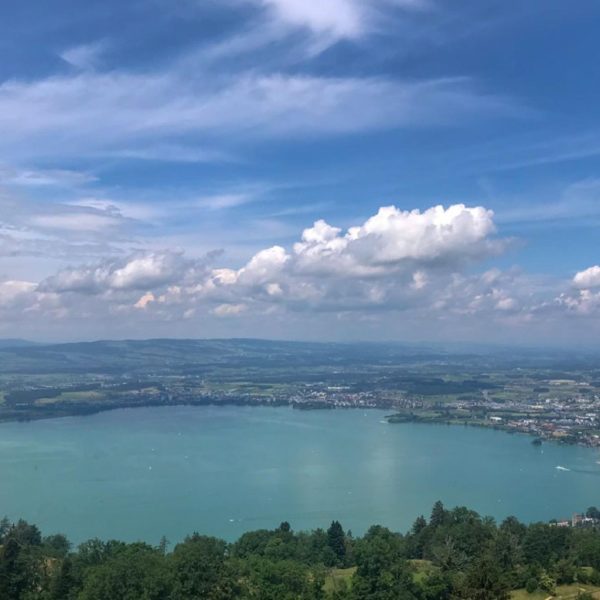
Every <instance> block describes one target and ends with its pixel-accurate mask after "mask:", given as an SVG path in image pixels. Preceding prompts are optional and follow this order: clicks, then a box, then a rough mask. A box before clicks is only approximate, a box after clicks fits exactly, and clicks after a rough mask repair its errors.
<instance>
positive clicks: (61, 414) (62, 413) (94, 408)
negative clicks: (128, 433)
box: [0, 399, 598, 449]
mask: <svg viewBox="0 0 600 600" xmlns="http://www.w3.org/2000/svg"><path fill="white" fill-rule="evenodd" d="M50 406H52V409H50V410H45V409H43V408H40V407H37V408H36V409H34V410H33V411H30V412H28V414H27V415H18V414H14V413H13V414H10V415H3V414H2V413H1V412H0V425H1V424H3V423H29V422H34V421H45V420H51V419H63V418H70V417H87V416H93V415H96V414H101V413H104V412H110V411H115V410H124V409H137V408H161V407H164V408H167V407H187V406H189V407H197V408H202V407H209V406H216V407H219V406H223V407H224V406H240V407H250V408H252V407H254V408H258V407H266V408H283V407H288V408H290V409H292V410H301V411H322V410H380V411H389V410H390V407H389V406H336V405H328V404H324V405H322V406H315V405H313V404H311V405H308V406H303V405H302V404H300V403H294V402H284V401H274V402H249V401H243V400H238V401H234V400H231V401H223V400H215V401H208V400H205V399H204V400H203V401H196V402H194V401H189V400H188V401H181V402H169V403H165V402H160V401H155V402H152V401H148V402H141V403H140V402H129V403H123V404H119V405H116V404H115V405H109V406H106V405H99V404H93V405H91V404H87V405H78V406H76V407H74V406H69V407H65V406H64V405H59V406H57V405H56V404H54V405H50ZM57 409H58V410H57ZM15 412H18V411H15ZM384 419H385V421H386V422H387V424H389V425H398V424H405V423H411V424H417V425H446V426H463V427H475V428H479V429H491V430H494V431H502V432H504V433H506V434H509V435H515V434H521V435H525V436H527V437H529V438H531V440H532V445H535V444H534V441H535V440H536V439H539V440H541V442H542V443H543V444H555V445H558V446H579V447H581V448H592V449H593V448H597V447H598V446H593V445H590V444H585V443H581V442H579V441H577V440H573V439H572V438H567V439H560V438H548V437H543V436H541V435H540V434H539V433H534V432H528V431H521V430H517V429H512V428H509V427H506V426H504V427H503V426H502V425H499V424H498V423H494V424H489V425H488V424H485V423H481V422H470V421H469V420H467V419H464V420H460V419H459V420H451V419H450V420H449V419H441V418H428V417H423V416H419V415H414V414H404V413H401V412H396V413H391V414H386V415H385V416H384Z"/></svg>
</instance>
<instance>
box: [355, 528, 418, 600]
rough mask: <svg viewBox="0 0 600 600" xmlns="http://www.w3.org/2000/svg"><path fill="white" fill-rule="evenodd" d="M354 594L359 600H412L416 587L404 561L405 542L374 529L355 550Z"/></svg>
mask: <svg viewBox="0 0 600 600" xmlns="http://www.w3.org/2000/svg"><path fill="white" fill-rule="evenodd" d="M355 554H356V565H357V569H356V573H355V574H354V576H353V578H352V594H353V597H354V598H356V599H357V600H413V599H414V598H415V597H416V595H415V592H416V586H415V584H414V582H413V578H412V572H411V569H410V567H409V565H408V564H407V563H406V561H405V560H404V545H403V540H402V538H401V537H400V536H399V535H397V534H394V533H392V532H391V531H389V529H386V528H385V527H379V526H376V527H371V529H369V531H368V532H367V534H366V535H365V537H364V538H363V539H362V540H359V541H357V544H356V547H355Z"/></svg>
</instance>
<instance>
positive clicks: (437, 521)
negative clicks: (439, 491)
mask: <svg viewBox="0 0 600 600" xmlns="http://www.w3.org/2000/svg"><path fill="white" fill-rule="evenodd" d="M446 515H447V512H446V509H445V508H444V505H443V504H442V502H441V501H440V500H438V501H437V502H436V503H435V504H434V505H433V509H432V510H431V518H430V519H429V524H430V525H431V527H434V528H435V527H440V526H441V525H443V524H444V523H445V521H446Z"/></svg>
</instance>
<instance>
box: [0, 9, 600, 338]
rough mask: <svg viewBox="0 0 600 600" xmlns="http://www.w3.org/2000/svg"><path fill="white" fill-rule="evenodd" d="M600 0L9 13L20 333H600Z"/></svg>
mask: <svg viewBox="0 0 600 600" xmlns="http://www.w3.org/2000/svg"><path fill="white" fill-rule="evenodd" d="M599 28H600V4H598V2H596V1H593V0H579V1H578V2H565V1H564V0H546V1H545V2H521V3H519V2H505V1H496V0H453V1H450V0H319V1H318V2H316V1H315V2H312V1H308V0H128V1H127V2H121V1H117V0H105V1H103V2H93V3H90V2H85V3H84V2H81V1H80V0H53V1H52V2H48V1H47V0H19V1H17V0H5V2H3V3H2V4H1V6H0V56H1V57H2V60H0V337H20V338H27V339H32V340H38V341H63V340H64V341H71V340H89V339H100V338H102V339H106V338H150V337H262V338H277V339H302V340H338V341H356V340H370V341H377V340H382V341H400V342H409V341H411V342H414V341H433V342H435V341H440V342H447V341H460V342H465V341H476V342H485V343H503V344H506V343H516V344H536V345H538V344H551V345H569V346H578V345H582V346H589V345H598V344H599V342H598V340H599V339H600V102H598V98H599V97H600V70H598V67H597V32H598V29H599Z"/></svg>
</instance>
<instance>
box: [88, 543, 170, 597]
mask: <svg viewBox="0 0 600 600" xmlns="http://www.w3.org/2000/svg"><path fill="white" fill-rule="evenodd" d="M171 591H172V585H171V573H170V571H169V569H168V568H167V563H166V559H165V557H164V556H163V555H162V554H161V553H160V552H159V551H158V550H156V549H155V548H152V547H151V546H148V545H147V544H141V543H137V544H128V545H124V547H121V548H120V549H119V550H117V551H116V553H115V554H114V555H112V556H110V557H109V558H108V559H107V560H105V561H104V562H102V563H100V564H99V565H96V566H94V567H91V568H89V569H88V570H87V571H86V573H85V576H84V581H83V589H82V591H81V593H80V594H79V595H78V596H77V598H78V600H107V599H108V598H111V600H117V599H118V600H138V599H141V598H143V599H144V600H165V598H169V597H170V594H171Z"/></svg>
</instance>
